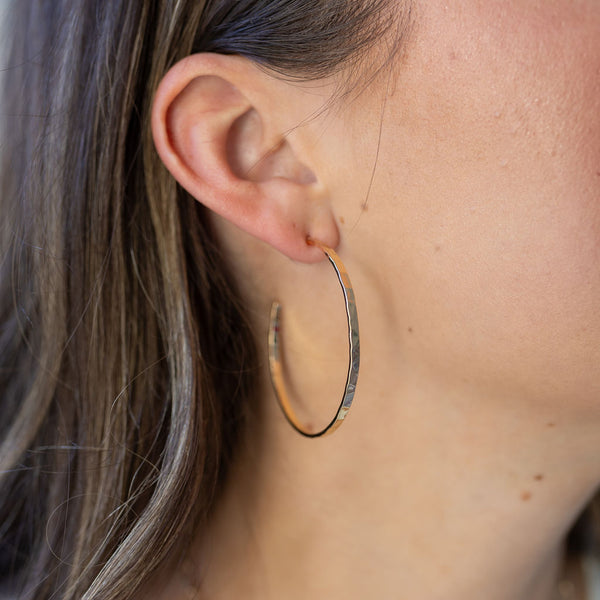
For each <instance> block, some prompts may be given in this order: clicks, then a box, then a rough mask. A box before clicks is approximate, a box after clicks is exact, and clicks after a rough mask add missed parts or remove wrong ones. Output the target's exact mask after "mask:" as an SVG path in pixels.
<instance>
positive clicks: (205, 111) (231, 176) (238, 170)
mask: <svg viewBox="0 0 600 600" xmlns="http://www.w3.org/2000/svg"><path fill="white" fill-rule="evenodd" d="M267 78H268V81H267ZM281 85H283V83H282V84H281ZM272 94H273V81H272V78H271V77H270V76H269V75H268V74H266V73H265V72H263V71H261V70H259V69H258V68H257V67H255V66H254V65H253V64H252V63H251V62H250V61H247V60H246V59H242V58H239V57H231V56H217V55H210V54H204V55H203V54H197V55H192V56H188V57H186V58H185V59H184V60H183V61H181V62H180V63H178V64H177V65H175V66H174V67H173V68H172V69H171V70H170V71H169V72H168V73H167V75H166V76H165V77H164V79H163V81H162V82H161V85H160V86H159V89H158V90H157V93H156V96H155V100H154V106H153V113H152V132H153V136H154V141H155V145H156V148H157V151H158V153H159V155H160V157H161V158H162V160H163V162H164V163H165V165H166V167H167V168H168V169H169V171H171V173H172V174H173V176H174V177H175V178H176V179H177V181H178V182H179V183H180V184H181V185H182V186H183V187H184V188H185V189H186V190H187V191H188V192H190V193H191V194H192V195H193V196H194V197H195V198H196V199H198V200H199V201H200V202H202V203H203V204H205V205H206V206H207V207H208V208H210V209H211V210H213V211H214V212H216V213H217V214H219V215H221V216H222V217H224V218H225V219H227V220H229V221H230V222H232V223H233V224H234V225H236V226H237V227H239V228H241V229H242V230H244V231H246V232H247V233H250V234H251V235H254V236H255V237H257V238H259V239H261V240H263V241H265V242H267V243H268V244H270V245H272V246H273V247H274V248H276V249H277V250H279V251H280V252H282V253H283V254H285V255H287V256H289V257H290V258H292V259H293V260H297V261H301V262H316V261H319V260H322V259H323V254H322V253H321V252H320V251H319V250H318V248H315V247H314V246H312V245H310V244H307V242H306V240H307V238H313V239H317V240H319V241H321V242H322V243H324V244H327V245H329V246H331V247H335V246H336V245H337V244H338V241H339V239H338V235H339V234H338V229H337V225H336V222H335V219H334V217H333V214H332V212H331V209H330V207H329V205H328V202H327V198H326V194H325V190H324V187H323V186H322V185H320V183H319V181H318V177H317V176H316V175H315V173H314V172H313V171H312V170H311V169H310V168H308V167H307V166H306V165H305V163H304V162H303V161H302V159H301V157H300V156H299V155H298V154H297V153H296V152H295V150H294V148H293V147H292V146H291V145H290V143H289V142H288V140H287V139H286V138H285V135H284V133H283V132H281V131H279V128H278V127H277V126H276V123H277V119H276V118H275V117H276V115H274V114H272V111H271V110H267V107H268V106H269V102H272V100H271V99H270V96H272ZM263 97H264V98H265V102H264V104H263V103H262V100H261V99H262V98H263ZM267 98H269V100H268V101H267ZM282 110H285V107H282Z"/></svg>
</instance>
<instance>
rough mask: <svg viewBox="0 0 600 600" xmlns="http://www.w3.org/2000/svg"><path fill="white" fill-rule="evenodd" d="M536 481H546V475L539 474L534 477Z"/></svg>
mask: <svg viewBox="0 0 600 600" xmlns="http://www.w3.org/2000/svg"><path fill="white" fill-rule="evenodd" d="M534 479H535V480H536V481H542V480H543V479H544V474H543V473H538V474H537V475H535V476H534Z"/></svg>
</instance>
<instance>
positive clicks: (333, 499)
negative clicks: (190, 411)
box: [194, 386, 597, 600]
mask: <svg viewBox="0 0 600 600" xmlns="http://www.w3.org/2000/svg"><path fill="white" fill-rule="evenodd" d="M418 387H419V386H415V387H414V388H413V390H412V393H411V394H406V393H402V394H401V395H399V396H398V397H397V398H389V397H388V398H386V405H387V406H388V411H387V413H386V412H383V411H381V412H377V411H374V410H372V408H373V407H371V408H369V407H368V406H367V405H368V402H369V397H368V396H363V397H361V398H357V399H358V400H359V401H361V402H360V404H361V405H362V408H359V409H356V410H355V411H354V413H353V414H351V415H350V417H349V418H348V420H347V421H348V422H347V423H346V424H344V426H343V427H342V429H340V431H339V432H338V433H336V434H334V435H333V436H331V437H328V438H324V439H322V440H307V439H304V438H301V437H300V436H298V435H297V434H295V433H294V432H293V431H292V430H291V429H289V428H288V426H287V424H286V423H285V421H284V419H283V417H282V415H281V414H279V412H277V411H274V410H271V409H268V410H267V414H266V415H263V418H262V419H261V426H260V427H259V426H256V427H253V428H251V433H250V436H249V440H248V443H247V447H246V448H244V449H243V450H242V451H241V452H240V453H239V456H240V460H239V463H238V464H237V465H236V466H235V467H234V471H233V473H232V476H231V478H230V482H231V483H230V485H229V487H228V488H227V489H226V491H225V494H224V499H223V501H222V502H221V504H220V509H219V511H218V512H217V514H216V515H215V517H214V519H213V522H212V523H211V526H210V528H209V532H208V534H207V535H206V534H205V535H203V538H202V541H201V543H199V545H198V546H197V547H196V549H195V553H196V554H195V556H196V559H195V561H197V563H198V564H201V565H203V570H204V573H203V582H202V586H201V587H202V588H203V592H204V594H203V596H202V597H207V598H211V599H212V598H215V599H219V598H228V597H234V594H235V595H236V596H237V595H239V596H243V597H245V598H254V597H256V598H282V597H284V598H289V599H292V600H293V599H295V598H298V599H300V598H307V597H327V598H330V599H334V600H335V599H338V598H340V599H341V598H344V599H345V600H352V599H354V598H357V599H358V598H365V597H373V596H374V597H381V598H390V597H398V594H399V593H400V591H401V595H402V596H403V597H406V598H420V599H422V600H438V599H439V600H441V599H444V600H459V599H460V600H463V599H464V598H488V599H489V600H554V599H555V598H556V597H557V596H556V586H557V581H558V577H559V573H560V569H561V562H562V551H563V545H564V538H565V535H566V532H567V531H568V529H569V527H570V525H571V523H572V522H573V520H574V519H575V518H576V515H577V514H578V512H579V511H580V510H581V508H582V506H583V505H584V504H585V502H586V501H587V500H588V499H589V496H590V495H591V493H592V492H593V488H594V482H595V481H596V480H595V479H594V477H597V473H595V474H592V473H588V472H585V469H580V470H579V469H575V470H574V469H573V464H577V463H576V462H575V463H574V462H573V461H574V460H576V457H575V458H574V454H575V453H576V451H577V448H576V447H575V446H574V443H573V442H572V441H569V442H567V441H566V440H572V439H573V436H572V435H566V434H563V433H562V432H561V428H562V427H566V424H564V423H560V422H559V421H558V420H556V421H544V420H542V421H541V422H540V420H539V418H537V419H535V418H534V417H533V416H531V415H527V414H525V413H524V412H521V413H519V409H518V407H516V406H513V407H512V408H511V409H508V410H506V411H504V412H503V411H490V412H489V413H488V412H487V411H486V410H484V404H483V403H481V402H479V403H477V402H475V401H472V400H468V399H465V398H458V397H457V398H453V397H452V396H451V395H450V396H449V395H446V397H445V398H444V402H441V401H440V400H439V398H437V397H435V395H434V394H430V393H427V392H426V391H425V390H423V389H422V388H421V389H418ZM407 398H411V399H412V400H410V401H407ZM270 400H272V399H270ZM465 403H468V404H469V407H470V408H469V411H465V410H463V409H464V405H465ZM505 405H508V406H510V404H509V403H505ZM267 406H270V407H273V406H275V402H274V400H272V402H271V403H270V404H268V405H267ZM359 406H360V405H359ZM485 406H487V404H486V405H485ZM427 407H430V409H428V408H427ZM391 413H396V414H393V415H392V414H391ZM384 416H385V418H384ZM535 420H537V421H538V423H537V427H538V429H539V431H537V432H534V431H533V430H534V428H535V425H534V422H535ZM398 424H400V425H398ZM590 435H591V434H590ZM584 437H585V436H584ZM579 440H580V441H581V437H580V438H579ZM596 444H597V441H596ZM582 447H583V444H582ZM588 456H589V454H588ZM567 458H568V459H569V460H567ZM588 462H589V461H588ZM582 464H583V463H582ZM203 556H206V557H207V558H206V560H204V559H203ZM194 564H196V563H194ZM231 565H235V570H234V569H232V567H231ZM194 568H195V567H194Z"/></svg>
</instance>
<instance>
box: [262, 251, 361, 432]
mask: <svg viewBox="0 0 600 600" xmlns="http://www.w3.org/2000/svg"><path fill="white" fill-rule="evenodd" d="M308 243H309V244H311V245H314V246H317V247H319V248H320V249H321V250H322V251H323V252H324V253H325V256H327V258H328V259H329V262H330V263H331V264H332V266H333V268H334V269H335V272H336V274H337V278H338V281H339V282H340V285H341V287H342V291H343V293H344V303H345V305H346V316H347V318H348V342H349V362H348V375H347V377H346V387H345V389H344V395H343V396H342V401H341V402H340V405H339V407H338V409H337V412H336V414H335V416H334V417H333V419H332V420H331V422H330V423H329V425H327V426H326V427H325V428H324V429H321V430H320V431H317V432H316V433H311V432H310V431H307V430H306V429H304V428H303V427H302V425H301V424H300V421H299V420H298V417H297V416H296V413H295V412H294V410H293V409H292V405H291V403H290V399H289V396H288V393H287V390H286V387H285V383H284V381H283V368H282V365H281V358H280V356H279V336H280V316H281V305H280V304H279V302H273V304H272V305H271V318H270V322H269V368H270V372H271V383H272V384H273V389H274V390H275V396H276V397H277V402H278V403H279V406H280V407H281V410H282V411H283V414H284V415H285V418H286V419H287V420H288V422H289V423H290V425H291V426H292V427H293V428H294V429H295V430H296V431H297V432H298V433H300V434H302V435H303V436H305V437H308V438H317V437H321V436H324V435H328V434H330V433H333V432H334V431H335V430H336V429H337V428H338V427H339V426H340V425H341V424H342V422H343V421H344V419H345V417H346V415H347V414H348V411H349V410H350V407H351V406H352V401H353V400H354V394H355V392H356V382H357V381H358V369H359V365H360V343H359V335H358V313H357V311H356V300H355V298H354V290H353V289H352V284H351V282H350V277H349V276H348V272H347V271H346V268H345V267H344V265H343V263H342V261H341V260H340V257H339V256H338V255H337V254H336V253H335V252H334V251H333V250H332V249H331V248H328V247H327V246H324V245H322V244H320V243H319V242H317V241H315V240H308Z"/></svg>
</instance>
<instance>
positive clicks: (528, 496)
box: [521, 491, 531, 502]
mask: <svg viewBox="0 0 600 600" xmlns="http://www.w3.org/2000/svg"><path fill="white" fill-rule="evenodd" d="M521 500H523V502H528V501H529V500H531V492H529V491H524V492H521Z"/></svg>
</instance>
